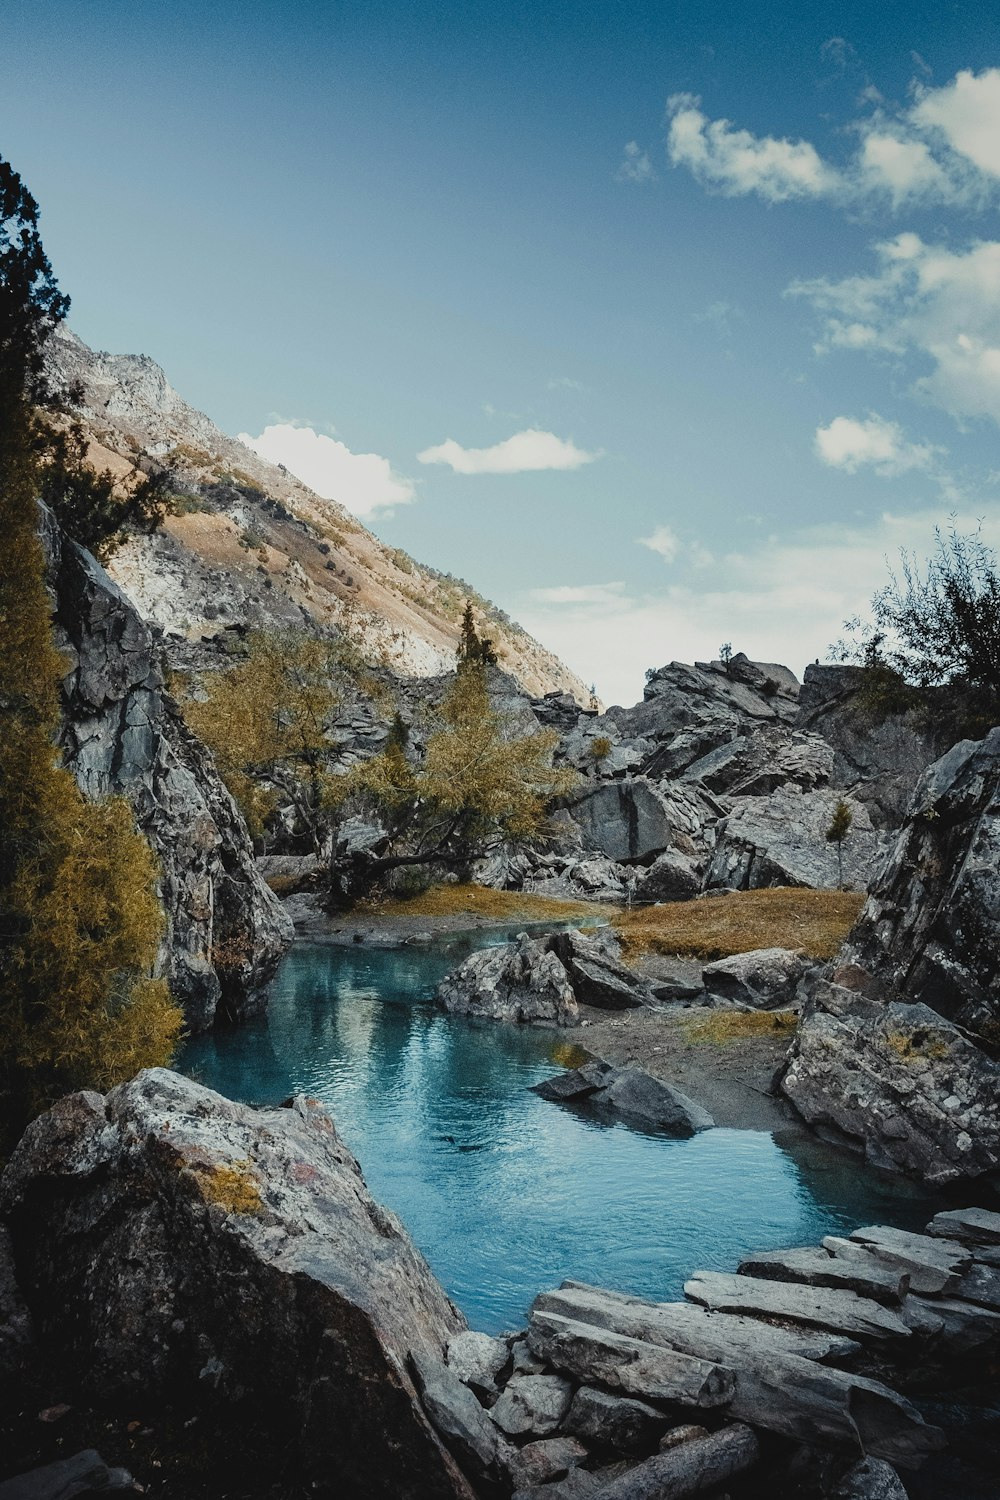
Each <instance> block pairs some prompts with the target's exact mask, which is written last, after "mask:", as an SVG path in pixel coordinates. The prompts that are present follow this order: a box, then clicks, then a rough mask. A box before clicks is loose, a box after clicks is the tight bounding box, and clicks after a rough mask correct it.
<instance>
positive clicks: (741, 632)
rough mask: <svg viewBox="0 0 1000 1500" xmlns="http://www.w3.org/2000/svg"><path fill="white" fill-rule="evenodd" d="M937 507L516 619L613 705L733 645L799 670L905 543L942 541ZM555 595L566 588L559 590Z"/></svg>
mask: <svg viewBox="0 0 1000 1500" xmlns="http://www.w3.org/2000/svg"><path fill="white" fill-rule="evenodd" d="M982 511H983V507H982V504H981V502H980V503H977V505H976V508H975V510H972V509H971V508H965V509H963V510H960V511H959V513H958V515H957V517H956V525H957V527H958V529H959V530H960V531H974V530H975V529H976V526H977V525H978V522H979V518H980V516H981V515H982ZM940 520H941V517H940V512H939V511H938V510H934V511H928V512H926V513H924V514H919V515H912V516H905V517H904V516H897V515H889V514H886V515H883V516H881V517H879V518H878V519H877V520H875V521H873V522H872V523H870V524H857V525H854V526H845V525H844V524H843V523H840V522H838V523H837V524H835V525H834V524H831V525H828V526H814V527H809V528H804V529H803V530H801V531H799V532H797V533H794V532H793V533H788V532H783V533H782V534H780V535H768V536H762V537H761V538H760V540H759V542H757V543H755V545H754V546H753V547H752V548H750V549H748V550H747V551H745V552H739V553H730V554H727V555H725V556H721V557H719V558H717V559H716V560H715V561H714V563H712V565H711V569H710V570H709V569H708V568H706V569H705V570H704V571H702V572H700V573H697V574H695V575H694V576H693V577H692V578H690V579H679V580H678V581H677V582H676V583H674V584H672V585H671V586H670V587H669V588H667V589H665V590H664V591H663V592H662V593H657V594H651V595H644V596H634V595H632V596H630V595H627V594H623V593H617V594H611V595H609V594H604V595H600V596H597V597H595V598H594V599H593V600H586V599H583V600H580V601H579V602H574V601H573V600H572V599H569V598H567V599H561V600H559V601H558V607H555V604H553V603H551V602H549V601H546V600H544V599H539V598H537V597H534V596H531V597H529V598H528V599H526V600H525V601H524V602H523V603H519V605H518V610H517V614H518V619H519V620H520V621H521V623H522V625H524V627H525V629H527V630H529V631H530V632H531V634H532V635H534V636H535V637H536V638H537V639H538V640H541V641H544V642H545V644H546V645H547V646H548V647H550V649H552V650H554V651H556V652H557V653H558V654H559V656H560V657H561V658H562V659H563V660H564V661H565V662H566V663H567V664H568V665H569V666H571V667H573V668H574V669H575V670H576V671H578V672H579V673H581V675H582V676H583V677H584V678H585V679H586V680H587V681H588V682H589V681H591V680H594V681H596V683H597V689H598V692H599V693H600V695H601V697H602V698H604V699H605V701H606V702H608V703H624V704H630V703H635V702H636V701H637V700H638V699H639V698H641V696H642V687H643V674H644V672H645V670H646V668H647V667H659V666H662V665H663V664H664V663H666V662H669V661H672V660H677V661H706V660H709V659H711V658H712V657H715V656H717V655H718V649H719V643H720V642H721V641H731V642H732V645H733V649H734V650H736V651H745V652H746V653H747V655H748V656H749V657H751V658H752V659H754V660H757V661H776V662H782V663H785V664H787V665H788V666H790V667H791V668H792V670H793V671H794V672H796V673H797V674H798V675H799V676H801V675H802V672H803V670H804V668H805V666H806V664H807V663H808V662H810V661H812V660H813V659H814V658H816V657H819V658H820V660H824V661H825V660H827V652H828V648H829V646H830V643H831V642H832V641H835V640H837V639H838V638H839V636H840V635H841V634H842V630H843V622H844V621H845V620H846V619H848V618H850V617H851V616H852V615H855V614H859V613H860V614H862V615H864V614H866V613H867V609H868V605H869V602H870V600H871V596H872V594H873V593H874V592H875V590H876V589H878V588H880V587H881V586H882V585H883V584H884V583H885V581H886V577H887V569H886V559H887V558H888V559H890V561H891V560H893V559H895V558H896V557H897V556H898V553H899V549H900V548H901V547H906V548H908V549H911V550H913V551H914V552H915V553H916V555H917V556H918V557H919V558H925V557H927V556H929V555H930V553H931V551H932V550H933V547H934V527H935V525H937V524H939V523H940ZM983 536H984V539H985V540H986V541H987V542H988V543H989V544H990V545H992V546H996V545H997V544H998V542H1000V505H994V506H993V507H992V508H991V509H988V510H987V514H986V516H985V520H984V524H983ZM553 592H556V593H561V591H560V590H554V591H553Z"/></svg>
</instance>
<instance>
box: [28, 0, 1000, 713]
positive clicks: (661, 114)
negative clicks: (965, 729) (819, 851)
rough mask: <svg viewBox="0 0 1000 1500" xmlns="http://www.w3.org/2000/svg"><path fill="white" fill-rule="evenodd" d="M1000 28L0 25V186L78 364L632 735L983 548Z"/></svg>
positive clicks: (675, 22)
mask: <svg viewBox="0 0 1000 1500" xmlns="http://www.w3.org/2000/svg"><path fill="white" fill-rule="evenodd" d="M997 20H998V15H997V8H996V6H995V5H982V4H977V5H970V4H954V5H950V6H947V7H942V6H940V5H939V4H934V5H930V4H923V3H907V4H900V3H888V4H882V5H880V6H879V7H878V8H875V7H872V6H871V5H868V4H866V5H862V4H845V5H839V6H838V5H833V6H831V5H823V6H818V5H817V6H809V5H796V6H791V5H784V4H783V5H776V4H766V3H765V4H762V5H757V6H755V7H747V6H745V5H739V6H738V5H734V4H714V5H712V4H705V3H694V0H688V3H677V4H671V5H668V4H652V3H646V4H642V3H630V0H620V3H616V4H612V3H610V0H606V3H602V4H596V3H595V4H589V5H588V4H586V3H582V0H578V3H573V4H553V3H547V0H534V3H532V4H527V3H524V4H521V3H518V4H507V3H502V0H494V3H490V4H484V3H479V0H461V3H458V0H456V3H448V4H436V5H435V4H422V5H419V6H417V5H413V4H412V3H410V4H398V3H395V0H380V3H378V4H374V3H367V0H366V3H359V4H342V5H338V4H309V3H294V0H291V3H283V4H277V3H265V0H256V3H243V4H238V5H237V4H215V5H211V4H205V3H199V4H194V3H188V0H180V3H172V4H171V5H170V6H163V5H162V4H157V5H152V4H147V3H146V0H132V3H129V4H125V3H117V0H115V3H110V0H74V3H70V0H51V3H46V0H34V3H31V4H26V3H21V0H6V3H5V5H4V6H3V9H2V13H0V55H2V56H3V58H4V62H5V66H4V89H3V93H2V97H0V152H2V153H3V154H4V155H6V156H7V157H8V158H9V159H10V160H11V161H12V162H13V163H14V164H15V165H16V166H17V167H18V169H19V170H20V171H21V172H22V174H23V175H24V177H25V179H26V181H27V182H28V184H29V186H30V187H31V189H32V191H33V192H34V193H35V195H36V197H37V198H38V199H39V201H40V203H41V205H42V210H43V231H44V237H45V242H46V246H47V248H48V250H49V254H50V256H51V258H52V260H53V263H54V265H55V267H56V270H57V273H58V275H59V277H60V280H61V282H62V284H63V286H64V287H65V289H66V290H67V291H68V292H69V293H70V294H71V296H72V298H73V312H72V317H71V321H72V324H73V326H74V327H75V328H76V330H77V331H78V332H79V333H80V334H81V336H82V337H83V338H85V339H86V340H87V341H88V342H89V343H91V344H93V345H95V346H96V347H101V348H107V349H111V350H115V351H123V352H124V351H128V352H136V351H142V352H146V353H149V354H151V355H152V356H153V357H154V358H155V359H157V360H158V361H159V362H160V363H161V364H163V365H164V366H165V368H166V369H167V372H168V374H169V376H170V378H171V380H172V381H173V383H174V385H175V386H176V387H177V388H178V390H180V391H181V393H182V394H183V395H184V396H185V397H187V399H188V400H190V401H192V402H193V403H194V404H196V405H197V406H200V407H201V408H203V409H204V410H205V411H207V412H209V414H210V415H211V416H212V417H213V418H214V419H215V420H216V421H217V422H218V423H219V424H220V425H221V426H222V427H224V428H225V429H226V430H227V431H229V432H232V433H234V434H239V433H245V434H247V436H248V437H250V438H252V439H254V440H255V441H256V442H257V443H258V444H259V446H260V447H261V448H262V449H263V450H264V451H267V452H271V453H273V454H274V455H275V456H284V458H285V461H286V462H289V467H293V468H294V467H295V466H296V464H299V465H300V466H301V467H302V468H303V469H305V470H307V472H304V473H303V477H304V478H306V479H307V480H313V479H315V480H316V482H317V483H319V484H324V483H325V485H326V488H327V490H328V491H329V492H330V493H333V494H336V496H337V498H340V499H342V500H343V501H344V502H345V503H347V504H348V505H350V506H351V507H352V508H354V509H355V510H357V511H358V512H359V513H360V514H362V515H363V517H364V519H365V521H366V523H367V524H369V525H371V526H372V527H373V529H374V530H376V531H377V532H378V534H379V535H380V536H382V537H384V538H385V539H386V540H387V541H389V542H391V543H392V544H394V545H400V546H403V547H405V548H407V549H408V550H409V551H410V552H412V553H413V554H414V555H415V556H416V557H417V558H419V559H422V560H425V561H427V562H430V563H433V564H434V565H435V566H437V567H439V568H442V569H446V570H449V571H452V572H455V573H459V574H462V575H464V576H465V577H467V578H468V579H469V580H470V581H471V582H472V583H474V584H475V585H476V587H477V588H479V589H480V590H481V591H482V592H483V593H485V594H488V595H489V596H490V597H492V598H493V599H495V600H496V601H497V602H498V603H500V604H501V605H502V606H504V607H505V608H507V609H508V610H509V611H510V612H512V613H513V614H515V615H516V616H517V617H518V618H520V619H521V620H522V621H523V622H524V623H525V624H526V625H527V626H528V627H529V628H531V629H532V630H533V631H534V633H535V634H537V635H538V636H539V637H540V638H541V639H543V640H544V641H545V642H546V644H548V645H550V646H552V647H553V648H554V649H556V650H557V651H559V652H560V654H561V655H563V656H564V658H565V659H566V660H567V661H568V662H569V663H570V664H571V665H572V666H573V667H575V668H576V669H577V670H578V671H579V672H580V673H581V674H582V675H583V676H584V677H585V678H586V679H587V680H588V681H595V682H596V684H597V687H598V690H599V691H600V692H601V694H602V695H603V696H604V697H605V698H606V699H608V700H618V701H632V700H634V699H635V698H636V697H638V696H639V694H640V692H641V686H642V675H643V670H644V669H645V668H646V667H647V666H654V665H660V664H662V663H663V662H664V661H667V660H670V659H671V658H675V657H676V658H681V659H689V660H690V659H693V658H695V657H699V658H702V657H706V656H711V655H714V654H715V653H716V651H717V648H718V646H719V644H720V643H721V642H722V641H731V642H732V643H733V646H734V649H744V650H746V651H747V652H748V654H750V655H751V656H756V657H758V658H764V659H781V660H784V661H787V662H788V663H789V664H790V665H792V666H793V667H794V668H795V669H796V670H799V671H801V669H802V667H803V665H804V663H805V662H806V661H808V660H810V659H812V658H813V657H815V656H817V655H819V656H823V655H825V653H826V648H827V646H828V644H829V642H830V641H831V640H832V639H833V638H834V637H835V636H836V635H837V633H838V629H839V625H840V622H841V621H842V619H843V618H844V617H845V616H846V615H848V614H851V613H853V612H854V611H855V610H856V609H857V608H858V607H859V606H862V605H863V604H864V602H865V600H866V599H867V598H868V596H869V595H870V593H871V591H872V589H873V588H874V587H875V586H877V584H878V583H879V582H880V581H881V579H882V577H883V575H884V572H885V562H884V559H885V557H886V555H887V554H890V555H891V554H895V552H896V550H897V549H898V547H899V546H900V545H910V546H913V547H915V548H916V549H917V550H918V551H919V552H920V553H926V552H927V551H928V550H929V547H930V545H931V543H932V540H933V526H934V523H935V522H936V521H942V520H945V519H946V518H947V516H948V514H949V513H950V512H952V511H957V512H958V514H959V516H960V517H961V518H962V521H963V524H964V523H966V522H967V523H969V524H972V523H973V522H974V520H975V519H976V518H979V517H982V518H984V523H985V528H986V531H987V534H988V535H989V536H990V537H991V538H996V537H998V536H1000V525H998V521H1000V461H998V456H997V444H996V438H997V422H998V421H1000V222H998V214H997V208H998V203H1000V74H998V73H996V72H995V71H993V70H994V69H996V68H998V67H1000V34H998V28H997ZM727 122H728V123H727ZM307 429H310V430H307ZM292 459H294V461H293V462H292V461H290V460H292Z"/></svg>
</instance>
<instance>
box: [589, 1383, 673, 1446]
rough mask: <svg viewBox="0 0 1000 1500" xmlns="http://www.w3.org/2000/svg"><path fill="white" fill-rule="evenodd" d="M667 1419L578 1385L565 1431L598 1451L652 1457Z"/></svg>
mask: <svg viewBox="0 0 1000 1500" xmlns="http://www.w3.org/2000/svg"><path fill="white" fill-rule="evenodd" d="M669 1423H670V1419H669V1418H668V1417H665V1416H664V1414H663V1412H661V1411H657V1409H656V1407H655V1406H649V1405H648V1404H647V1403H646V1402H645V1401H637V1400H636V1399H635V1398H634V1397H629V1396H612V1395H611V1393H610V1392H609V1391H602V1390H600V1389H599V1388H598V1387H597V1386H592V1385H581V1386H580V1388H579V1390H578V1391H577V1393H576V1395H575V1396H574V1397H573V1403H572V1405H571V1406H570V1409H569V1414H568V1415H567V1417H566V1423H565V1426H566V1431H567V1432H575V1433H576V1435H577V1436H578V1437H581V1438H584V1439H586V1441H587V1442H588V1443H593V1444H595V1446H597V1447H600V1448H616V1449H617V1450H618V1452H619V1453H629V1454H642V1453H652V1452H653V1451H654V1449H655V1448H656V1446H657V1444H658V1442H659V1440H660V1438H661V1437H662V1436H663V1434H664V1432H665V1431H666V1430H667V1427H668V1426H669Z"/></svg>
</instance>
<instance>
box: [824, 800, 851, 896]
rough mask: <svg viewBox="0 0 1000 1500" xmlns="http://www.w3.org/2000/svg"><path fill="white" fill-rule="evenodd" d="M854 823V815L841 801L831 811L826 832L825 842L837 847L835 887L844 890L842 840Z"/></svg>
mask: <svg viewBox="0 0 1000 1500" xmlns="http://www.w3.org/2000/svg"><path fill="white" fill-rule="evenodd" d="M853 823H854V814H853V813H852V812H851V809H850V808H849V807H848V805H847V803H846V802H844V801H843V800H841V801H840V802H838V803H837V806H836V807H835V808H834V811H833V818H832V819H831V821H830V826H829V828H828V829H827V830H826V841H827V843H828V844H836V846H837V887H838V889H839V890H843V888H844V840H845V839H846V837H847V835H848V834H849V833H850V831H851V827H852V825H853Z"/></svg>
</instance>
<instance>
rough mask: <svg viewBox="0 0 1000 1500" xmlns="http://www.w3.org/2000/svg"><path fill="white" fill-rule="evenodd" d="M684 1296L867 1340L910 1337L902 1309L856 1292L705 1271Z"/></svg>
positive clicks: (707, 1304) (715, 1306) (686, 1286)
mask: <svg viewBox="0 0 1000 1500" xmlns="http://www.w3.org/2000/svg"><path fill="white" fill-rule="evenodd" d="M684 1295H685V1296H686V1297H690V1298H691V1300H692V1301H694V1302H700V1303H701V1304H702V1305H703V1306H704V1307H709V1308H712V1309H714V1310H716V1311H718V1312H736V1313H749V1314H750V1315H751V1316H752V1317H764V1318H782V1319H788V1320H789V1321H790V1322H793V1323H804V1324H806V1326H807V1327H810V1328H826V1329H829V1330H830V1331H831V1332H833V1333H841V1334H846V1335H847V1337H848V1338H858V1339H861V1340H863V1341H866V1342H882V1341H884V1340H885V1339H905V1338H909V1337H910V1330H909V1328H907V1326H906V1324H905V1323H904V1322H903V1320H902V1318H901V1317H899V1315H898V1314H897V1313H894V1312H892V1311H891V1310H890V1309H889V1308H887V1307H883V1306H882V1305H881V1303H878V1302H873V1301H872V1300H871V1298H870V1297H859V1296H858V1295H857V1294H856V1293H855V1292H844V1291H835V1290H832V1289H829V1288H826V1287H812V1286H801V1285H794V1284H792V1283H790V1282H785V1281H762V1280H760V1279H759V1278H758V1277H755V1276H730V1275H728V1274H726V1273H725V1272H723V1271H699V1272H698V1273H697V1274H696V1275H694V1276H692V1278H691V1280H690V1281H686V1282H685V1283H684Z"/></svg>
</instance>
